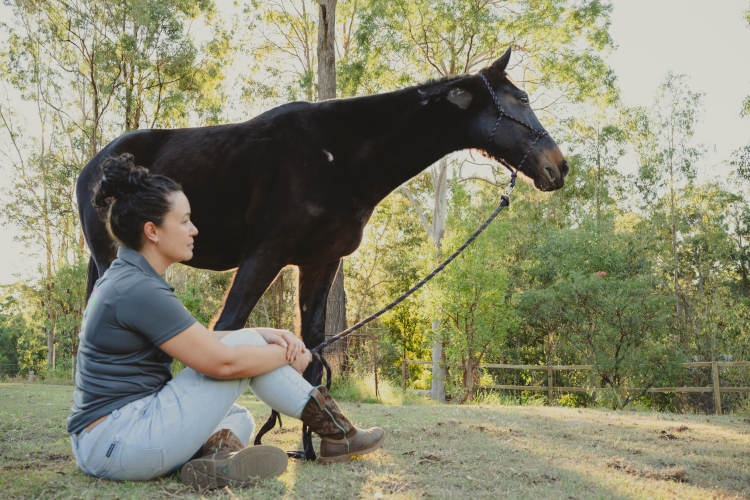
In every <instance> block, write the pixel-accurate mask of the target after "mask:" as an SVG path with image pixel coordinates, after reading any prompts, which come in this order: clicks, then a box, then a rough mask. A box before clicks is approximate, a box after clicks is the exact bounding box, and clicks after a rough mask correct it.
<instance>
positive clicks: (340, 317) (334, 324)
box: [318, 0, 346, 369]
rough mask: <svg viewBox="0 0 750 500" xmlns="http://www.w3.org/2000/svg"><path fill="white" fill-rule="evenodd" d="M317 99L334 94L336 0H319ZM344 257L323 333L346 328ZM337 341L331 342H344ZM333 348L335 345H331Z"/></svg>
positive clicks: (327, 307) (331, 295)
mask: <svg viewBox="0 0 750 500" xmlns="http://www.w3.org/2000/svg"><path fill="white" fill-rule="evenodd" d="M318 6H319V17H318V100H319V101H323V100H326V99H333V98H335V97H336V52H335V27H336V0H318ZM343 268H344V265H343V261H342V263H341V265H340V266H339V270H338V271H336V277H335V278H334V279H333V284H332V285H331V291H330V292H329V294H328V302H327V303H326V327H325V332H326V335H329V334H336V333H338V332H340V331H341V330H344V329H345V328H346V291H345V290H344V275H343V272H344V270H343ZM344 345H346V344H343V343H339V344H334V346H339V347H340V346H344ZM334 348H335V347H334ZM335 357H339V358H340V359H339V363H340V364H341V368H342V369H344V368H346V367H345V366H344V365H345V362H346V360H345V359H344V356H342V354H339V355H338V356H335Z"/></svg>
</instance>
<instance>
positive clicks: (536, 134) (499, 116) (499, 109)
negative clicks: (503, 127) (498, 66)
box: [479, 71, 549, 172]
mask: <svg viewBox="0 0 750 500" xmlns="http://www.w3.org/2000/svg"><path fill="white" fill-rule="evenodd" d="M479 77H480V78H481V79H482V81H483V82H484V85H485V86H486V87H487V90H488V91H489V93H490V96H492V102H494V103H495V108H496V109H497V120H495V126H494V127H492V131H491V132H490V135H489V137H488V138H487V142H488V144H490V145H491V144H492V138H493V137H495V132H497V128H498V127H499V126H500V121H501V120H502V119H503V118H507V119H508V120H510V121H513V122H516V123H518V124H519V125H521V126H523V127H526V128H527V129H529V130H530V131H531V133H532V134H533V135H534V139H533V140H532V141H531V144H529V147H528V149H527V150H526V152H525V153H524V154H523V157H522V158H521V161H520V162H519V163H518V165H516V166H515V167H514V166H512V165H511V164H510V163H509V162H508V161H507V160H505V159H499V161H500V163H502V164H503V165H504V166H505V168H507V169H508V170H510V171H511V172H513V169H514V168H515V170H521V168H522V167H523V164H524V163H525V162H526V158H528V156H529V153H531V151H532V150H533V149H534V146H535V145H536V143H537V142H539V139H541V138H542V137H545V136H548V135H549V134H548V133H547V131H546V130H544V129H542V130H540V129H538V128H536V127H534V126H532V125H529V124H528V123H526V122H525V121H523V120H521V119H520V118H516V117H515V116H513V115H511V114H510V113H507V112H506V111H505V110H504V109H503V107H502V106H501V105H500V99H498V98H497V94H496V93H495V90H494V89H493V88H492V85H490V82H489V80H487V77H486V76H485V75H484V73H483V72H481V71H480V72H479Z"/></svg>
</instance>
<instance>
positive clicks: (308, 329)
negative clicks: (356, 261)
mask: <svg viewBox="0 0 750 500" xmlns="http://www.w3.org/2000/svg"><path fill="white" fill-rule="evenodd" d="M340 265H341V260H338V261H336V262H331V263H328V264H323V265H319V266H310V265H307V266H299V311H300V320H301V321H300V322H301V323H302V325H301V330H302V331H301V333H302V340H303V341H304V342H305V345H306V346H307V347H308V348H312V347H315V346H316V345H318V344H320V343H321V342H323V340H325V328H326V303H327V300H328V292H329V291H330V289H331V283H333V279H334V277H335V276H336V271H337V270H338V268H339V266H340ZM322 374H323V372H322V365H321V364H320V362H319V361H317V360H313V362H312V363H310V365H309V366H308V367H307V369H306V370H305V373H304V376H305V379H306V380H308V381H309V382H310V383H312V384H314V385H316V384H319V383H320V380H321V376H322Z"/></svg>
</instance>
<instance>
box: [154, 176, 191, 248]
mask: <svg viewBox="0 0 750 500" xmlns="http://www.w3.org/2000/svg"><path fill="white" fill-rule="evenodd" d="M168 199H169V201H170V209H169V212H167V213H166V215H165V216H164V219H163V221H162V224H161V226H158V227H157V235H158V243H157V245H156V248H158V250H159V253H161V254H162V255H163V256H164V257H165V258H166V259H167V260H169V261H170V262H182V261H186V260H190V259H192V258H193V238H194V237H195V235H197V234H198V228H197V227H195V225H194V224H193V223H192V222H191V221H190V202H188V199H187V196H185V193H183V192H182V191H175V192H173V193H171V194H170V195H169V196H168Z"/></svg>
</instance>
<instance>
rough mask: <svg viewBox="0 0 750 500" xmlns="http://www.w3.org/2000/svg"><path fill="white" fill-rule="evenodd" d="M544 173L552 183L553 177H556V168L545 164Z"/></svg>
mask: <svg viewBox="0 0 750 500" xmlns="http://www.w3.org/2000/svg"><path fill="white" fill-rule="evenodd" d="M544 173H545V174H547V180H549V181H550V182H551V183H553V184H554V182H555V179H557V169H556V168H554V167H551V166H549V165H547V166H546V167H544Z"/></svg>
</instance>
